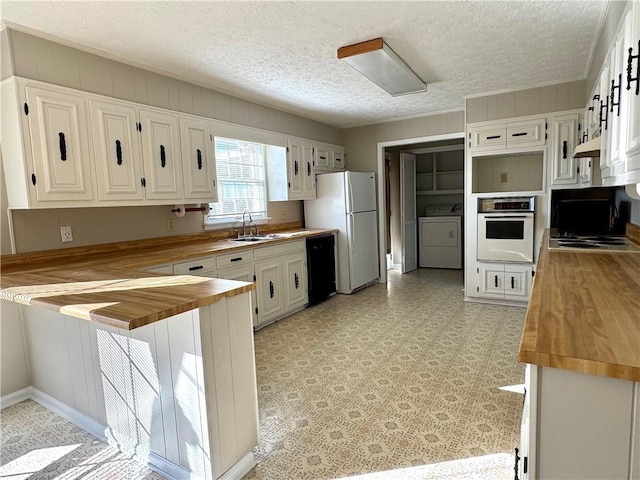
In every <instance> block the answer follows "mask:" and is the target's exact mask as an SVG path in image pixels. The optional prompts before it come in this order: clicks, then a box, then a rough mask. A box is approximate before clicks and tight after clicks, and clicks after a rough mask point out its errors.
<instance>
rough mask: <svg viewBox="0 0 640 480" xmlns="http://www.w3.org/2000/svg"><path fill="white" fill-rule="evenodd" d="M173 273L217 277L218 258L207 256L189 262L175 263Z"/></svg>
mask: <svg viewBox="0 0 640 480" xmlns="http://www.w3.org/2000/svg"><path fill="white" fill-rule="evenodd" d="M173 274H174V275H195V276H198V277H209V278H216V259H215V257H205V258H197V259H195V260H190V261H188V262H182V263H174V264H173Z"/></svg>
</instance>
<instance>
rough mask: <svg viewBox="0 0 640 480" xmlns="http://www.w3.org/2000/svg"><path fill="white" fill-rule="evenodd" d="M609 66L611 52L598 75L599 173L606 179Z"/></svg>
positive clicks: (608, 163)
mask: <svg viewBox="0 0 640 480" xmlns="http://www.w3.org/2000/svg"><path fill="white" fill-rule="evenodd" d="M610 64H611V52H610V53H609V55H608V56H607V58H606V59H605V61H604V64H603V65H602V72H601V73H600V107H599V108H600V111H599V114H598V115H599V118H600V120H599V122H600V137H601V145H600V172H601V175H602V178H603V179H604V178H608V177H610V176H611V156H610V151H609V145H610V142H611V140H610V136H611V131H610V129H609V126H610V125H609V119H610V116H609V86H610V85H611V83H610V78H609V72H610Z"/></svg>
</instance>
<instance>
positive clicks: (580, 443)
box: [518, 364, 640, 480]
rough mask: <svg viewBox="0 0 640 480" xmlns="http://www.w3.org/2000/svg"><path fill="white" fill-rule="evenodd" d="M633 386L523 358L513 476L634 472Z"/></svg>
mask: <svg viewBox="0 0 640 480" xmlns="http://www.w3.org/2000/svg"><path fill="white" fill-rule="evenodd" d="M639 387H640V384H639V383H638V382H632V381H629V380H620V379H616V378H609V377H604V376H600V375H590V374H586V373H579V372H572V371H568V370H563V369H559V368H550V367H541V366H537V365H531V364H527V365H526V370H525V399H524V404H523V415H522V424H521V426H522V431H521V445H520V452H519V455H520V461H519V465H518V467H519V468H518V470H519V477H518V478H520V479H521V480H533V479H545V480H556V479H557V480H560V479H580V480H596V479H597V480H600V479H604V478H606V479H620V480H622V479H625V480H626V479H634V480H635V479H638V478H640V476H639V475H640V471H638V469H639V468H640V449H638V447H637V446H638V445H639V444H640V401H639V398H640V397H639V396H638V395H639V394H640V388H639ZM525 468H526V471H525Z"/></svg>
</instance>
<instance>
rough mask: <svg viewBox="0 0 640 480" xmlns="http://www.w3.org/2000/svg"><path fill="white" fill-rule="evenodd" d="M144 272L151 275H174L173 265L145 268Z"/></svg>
mask: <svg viewBox="0 0 640 480" xmlns="http://www.w3.org/2000/svg"><path fill="white" fill-rule="evenodd" d="M144 271H145V272H151V273H162V274H164V275H172V274H173V265H157V266H155V267H149V268H145V269H144Z"/></svg>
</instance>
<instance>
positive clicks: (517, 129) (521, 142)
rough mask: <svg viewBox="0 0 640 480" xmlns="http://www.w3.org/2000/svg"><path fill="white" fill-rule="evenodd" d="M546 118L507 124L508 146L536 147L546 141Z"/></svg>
mask: <svg viewBox="0 0 640 480" xmlns="http://www.w3.org/2000/svg"><path fill="white" fill-rule="evenodd" d="M545 130H546V122H545V119H544V118H540V119H537V120H525V121H522V122H511V123H508V124H507V148H512V147H536V146H542V145H544V144H545V143H546V131H545Z"/></svg>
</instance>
